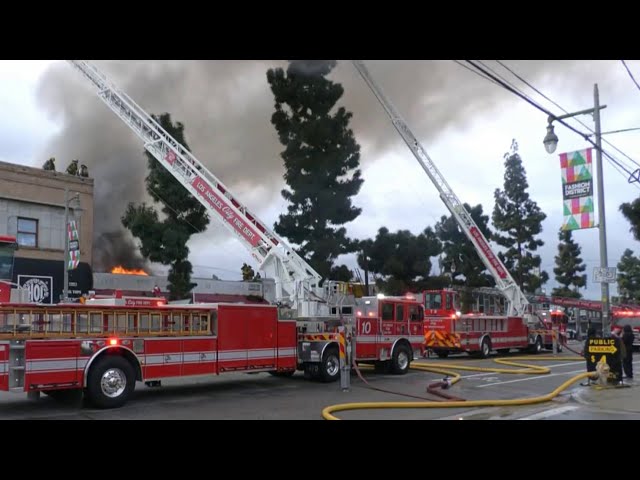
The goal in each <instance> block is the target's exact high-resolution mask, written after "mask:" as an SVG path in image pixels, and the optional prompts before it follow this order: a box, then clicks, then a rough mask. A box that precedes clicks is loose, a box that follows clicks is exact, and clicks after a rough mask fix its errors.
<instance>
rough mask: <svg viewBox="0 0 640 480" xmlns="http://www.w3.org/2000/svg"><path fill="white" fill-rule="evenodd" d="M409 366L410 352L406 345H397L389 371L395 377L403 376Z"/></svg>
mask: <svg viewBox="0 0 640 480" xmlns="http://www.w3.org/2000/svg"><path fill="white" fill-rule="evenodd" d="M410 365H411V350H409V349H408V348H407V346H406V345H398V346H397V347H396V349H395V350H394V351H393V357H392V358H391V371H392V372H393V373H395V374H396V375H404V374H405V373H407V372H408V371H409V366H410Z"/></svg>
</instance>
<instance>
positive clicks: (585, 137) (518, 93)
mask: <svg viewBox="0 0 640 480" xmlns="http://www.w3.org/2000/svg"><path fill="white" fill-rule="evenodd" d="M465 61H466V62H467V63H469V64H470V65H472V66H473V67H475V68H476V69H477V70H479V71H480V72H482V73H484V74H485V75H486V76H487V77H489V78H491V79H492V80H494V81H495V82H497V83H499V84H500V86H502V87H503V88H505V89H506V90H508V91H510V92H511V93H513V94H515V95H517V96H518V97H520V98H522V99H523V100H524V101H526V102H527V103H529V104H530V105H532V106H534V107H535V108H537V109H538V110H540V111H541V112H544V113H546V114H547V115H549V116H550V117H552V118H554V120H555V121H557V122H559V123H561V124H562V125H564V126H565V127H567V128H568V129H569V130H571V131H572V132H574V133H577V134H578V135H580V136H581V137H582V138H584V139H585V141H586V142H588V143H590V144H591V145H593V146H594V147H595V148H596V149H597V148H598V146H597V144H596V143H595V142H594V141H593V140H591V139H590V138H589V136H588V135H586V134H584V133H582V132H580V131H579V130H577V129H576V128H574V127H573V126H571V125H569V124H568V123H567V122H565V121H564V119H560V118H557V117H556V115H554V114H553V113H551V112H550V111H549V110H547V109H546V108H544V107H542V106H541V105H539V104H538V103H536V102H535V101H534V100H532V99H530V98H528V97H527V95H525V94H523V93H521V92H519V91H518V90H517V89H516V88H514V87H512V86H511V85H509V84H508V83H507V82H505V81H503V80H501V79H499V78H498V77H497V76H496V75H493V74H491V73H489V72H488V71H487V69H485V68H483V67H482V66H479V65H477V64H475V63H474V62H473V61H472V60H465ZM600 151H601V152H602V153H603V154H605V155H606V156H607V157H609V159H611V161H612V162H614V163H615V164H616V165H618V166H619V167H620V168H621V169H623V170H624V171H625V172H626V173H628V174H629V176H630V178H629V182H630V183H631V182H632V178H634V173H633V172H631V171H629V170H628V169H627V168H626V167H625V166H624V165H622V164H621V163H620V162H618V161H617V160H616V159H615V158H613V157H612V156H611V155H610V154H608V153H607V152H605V150H604V149H603V148H600ZM634 181H636V180H635V178H634Z"/></svg>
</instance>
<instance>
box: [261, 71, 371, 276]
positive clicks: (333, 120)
mask: <svg viewBox="0 0 640 480" xmlns="http://www.w3.org/2000/svg"><path fill="white" fill-rule="evenodd" d="M335 66H336V61H335V60H293V61H290V62H289V66H288V68H287V71H286V72H285V71H284V70H283V69H281V68H278V69H270V70H269V71H268V72H267V81H268V82H269V85H270V86H271V91H272V92H273V95H274V98H275V113H274V114H273V116H272V117H271V123H272V124H273V125H274V126H275V128H276V131H277V132H278V137H279V139H280V143H282V145H284V146H285V150H284V151H283V152H282V153H281V156H282V159H283V160H284V167H285V174H284V180H285V182H286V183H287V185H288V187H289V188H287V189H284V190H282V197H283V198H284V199H285V200H287V201H288V202H289V206H288V207H287V214H286V215H280V217H279V219H278V221H277V222H276V224H275V227H274V228H275V231H276V233H278V234H280V235H282V236H283V237H286V238H288V239H289V240H290V241H291V242H293V243H295V244H297V245H299V249H298V253H299V254H300V255H301V256H302V257H304V258H305V259H306V260H307V261H308V262H309V263H310V264H311V266H312V267H313V268H314V269H315V270H316V271H317V272H318V273H319V274H320V275H321V276H322V277H323V278H324V279H329V278H330V279H332V280H350V279H351V278H350V277H351V272H350V271H349V269H348V268H346V267H344V266H343V265H342V266H339V267H334V265H333V264H334V261H335V260H336V258H337V257H338V256H340V255H342V254H345V253H350V252H353V251H355V250H356V248H357V242H354V241H352V240H350V239H349V238H347V236H346V229H345V228H344V227H343V226H342V225H344V224H346V223H348V222H351V221H353V220H354V219H355V218H356V217H358V215H360V213H361V211H362V209H360V208H356V207H354V206H353V205H352V201H351V197H353V196H354V195H356V194H357V193H358V191H359V190H360V187H361V186H362V182H363V179H362V178H361V171H360V169H359V166H360V146H359V145H358V144H357V143H356V141H355V138H354V136H353V132H352V131H351V129H349V120H350V119H351V116H352V114H351V113H350V112H347V111H346V110H345V109H344V107H340V108H338V109H337V110H335V111H334V107H335V106H336V103H337V102H338V100H340V98H341V97H342V94H343V92H344V89H343V88H342V86H341V85H340V84H337V83H334V82H332V81H331V80H329V79H327V78H326V77H327V75H328V74H329V73H330V72H331V70H333V68H334V67H335Z"/></svg>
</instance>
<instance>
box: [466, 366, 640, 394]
mask: <svg viewBox="0 0 640 480" xmlns="http://www.w3.org/2000/svg"><path fill="white" fill-rule="evenodd" d="M637 363H640V361H637V362H633V365H636V364H637ZM586 371H587V370H586V369H584V368H581V369H580V370H572V371H570V372H562V373H550V374H548V375H537V376H535V377H530V378H518V379H516V380H505V381H504V382H494V383H487V384H486V385H478V386H477V387H476V388H484V387H490V386H492V385H503V384H505V383H515V382H527V381H531V380H540V379H542V378H549V377H557V376H558V375H570V374H572V373H586Z"/></svg>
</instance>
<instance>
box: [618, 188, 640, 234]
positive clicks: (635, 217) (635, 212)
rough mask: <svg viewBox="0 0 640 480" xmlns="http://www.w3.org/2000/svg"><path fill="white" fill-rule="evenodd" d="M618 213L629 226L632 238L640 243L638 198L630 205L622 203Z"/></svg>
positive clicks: (639, 204) (639, 206) (639, 203)
mask: <svg viewBox="0 0 640 480" xmlns="http://www.w3.org/2000/svg"><path fill="white" fill-rule="evenodd" d="M620 211H621V212H622V215H624V216H625V218H626V219H627V220H628V221H629V223H630V224H631V229H630V230H631V232H632V233H633V236H634V238H635V239H636V240H638V241H640V198H636V199H635V200H634V201H633V202H631V203H623V204H622V205H620Z"/></svg>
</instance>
